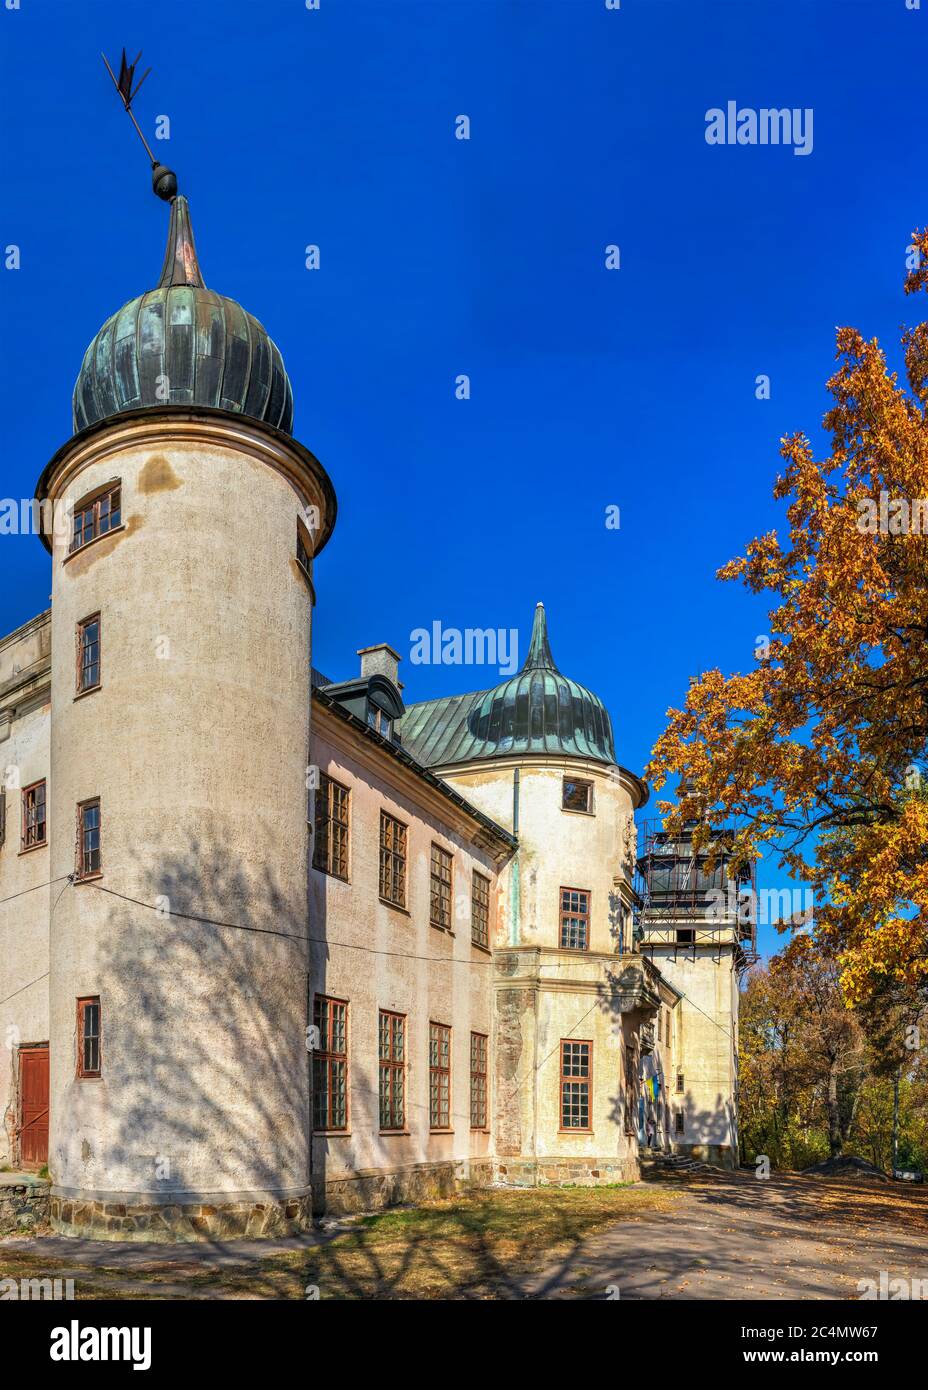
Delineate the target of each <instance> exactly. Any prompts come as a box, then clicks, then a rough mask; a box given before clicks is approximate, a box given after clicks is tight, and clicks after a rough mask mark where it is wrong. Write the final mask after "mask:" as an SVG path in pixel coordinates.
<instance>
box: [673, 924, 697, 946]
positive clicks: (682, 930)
mask: <svg viewBox="0 0 928 1390" xmlns="http://www.w3.org/2000/svg"><path fill="white" fill-rule="evenodd" d="M695 940H696V932H695V930H694V929H693V928H692V927H677V945H678V946H692V945H693V943H694V942H695Z"/></svg>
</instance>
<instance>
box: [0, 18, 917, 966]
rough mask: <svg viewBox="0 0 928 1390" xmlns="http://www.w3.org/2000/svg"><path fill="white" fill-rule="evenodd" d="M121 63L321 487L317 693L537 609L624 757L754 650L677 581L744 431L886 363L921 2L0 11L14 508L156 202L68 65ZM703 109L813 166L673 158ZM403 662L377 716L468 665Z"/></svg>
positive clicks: (113, 108) (901, 245) (759, 620)
mask: <svg viewBox="0 0 928 1390" xmlns="http://www.w3.org/2000/svg"><path fill="white" fill-rule="evenodd" d="M123 44H125V45H126V47H127V48H130V49H131V50H132V52H131V54H130V56H134V53H135V52H136V51H137V50H138V49H139V48H141V49H142V50H143V55H144V57H143V64H142V66H143V67H145V66H147V65H148V64H151V65H152V66H153V68H154V72H153V74H152V76H151V77H149V78H148V81H147V83H146V84H145V87H143V89H142V92H141V94H140V96H139V99H138V104H137V114H138V117H139V120H140V123H141V124H142V126H143V128H144V129H145V131H146V133H147V134H148V136H149V138H150V139H151V138H152V137H153V134H154V126H155V118H156V117H157V116H159V115H162V114H166V115H168V116H169V117H170V120H171V139H170V141H164V142H160V143H158V144H156V146H155V148H156V153H157V154H158V155H159V156H160V157H161V158H162V159H163V160H164V162H166V163H168V164H170V165H171V166H172V167H173V168H175V169H176V170H177V173H178V176H179V180H180V187H181V190H182V191H183V192H185V193H186V194H187V195H188V197H189V199H190V202H191V209H192V213H193V222H194V228H195V231H196V236H197V244H198V249H199V252H200V259H201V263H202V266H203V270H204V275H205V278H206V281H207V284H208V285H209V286H210V287H211V288H214V289H217V290H220V291H221V292H223V293H225V294H228V295H230V296H232V297H234V298H236V299H239V300H240V301H241V302H242V303H243V304H244V305H245V306H246V307H247V308H248V309H250V310H251V312H252V313H254V314H255V315H256V316H257V317H258V318H260V319H261V320H262V322H263V323H264V324H265V326H266V327H267V328H268V330H269V332H270V333H271V335H272V336H273V338H274V339H275V341H276V342H277V343H278V345H279V347H280V348H281V350H282V352H283V355H284V360H285V362H286V364H287V368H288V370H289V373H290V377H291V380H292V382H293V387H294V395H295V402H296V415H295V430H294V432H295V434H296V435H297V437H298V438H299V439H300V440H302V441H303V442H304V443H305V444H307V445H308V446H309V448H311V449H312V450H313V451H314V452H315V453H316V454H317V455H318V457H319V458H320V459H321V460H322V462H323V463H324V464H325V466H326V467H327V469H328V470H329V472H330V474H331V476H332V479H333V481H334V484H335V487H336V490H337V493H338V497H339V507H340V511H339V521H338V525H337V528H336V532H335V535H334V537H333V539H332V541H331V542H330V545H329V548H328V550H327V551H326V553H325V554H324V555H323V556H322V557H321V559H320V561H319V564H318V568H317V576H316V578H317V588H318V593H319V605H318V609H317V619H316V629H315V646H314V661H315V664H316V665H317V666H319V667H320V668H321V669H322V670H324V671H326V672H327V673H328V674H329V675H331V676H332V678H333V679H339V678H343V677H346V676H348V675H350V674H352V673H353V672H354V670H355V667H356V661H357V658H356V657H355V655H354V653H355V650H356V648H358V647H360V646H364V645H367V644H370V643H372V642H377V641H383V640H386V641H389V642H391V643H393V644H394V645H395V646H396V647H397V649H398V650H399V651H400V652H402V653H404V655H406V656H407V658H408V654H409V650H410V633H411V632H412V631H413V629H415V628H417V627H421V626H429V625H431V623H432V622H433V621H435V620H438V621H440V622H441V623H442V625H443V626H444V627H460V628H465V627H482V628H484V627H493V628H506V629H509V628H512V627H518V628H519V629H520V634H521V641H522V644H523V648H524V646H525V645H527V641H528V634H529V629H530V624H531V617H532V610H533V607H534V604H535V602H536V601H537V600H538V599H542V600H543V601H544V602H545V605H546V608H547V610H548V616H549V625H550V633H551V642H552V647H553V650H554V655H555V657H556V659H557V661H558V663H559V665H560V666H561V667H562V669H563V670H564V671H565V672H566V673H567V674H569V675H571V676H572V677H574V678H575V679H577V680H579V681H581V682H583V683H585V684H587V685H589V686H590V687H591V688H592V689H594V690H595V691H597V693H599V694H600V695H601V696H602V697H603V698H604V699H605V701H606V703H607V704H608V706H609V708H610V710H611V712H612V716H613V720H614V724H615V731H616V747H617V752H618V756H619V760H620V761H621V762H623V763H625V764H626V765H627V766H629V767H631V768H633V769H635V770H640V769H641V767H642V765H643V763H644V762H645V760H646V758H647V755H648V752H649V750H650V748H651V746H652V744H653V742H654V739H655V738H656V736H657V735H658V733H659V732H660V730H661V728H662V725H663V719H664V713H665V711H666V709H667V707H668V705H670V704H672V703H676V702H678V701H679V700H680V699H681V698H682V696H683V693H684V691H685V688H686V683H687V680H688V677H689V676H690V675H691V674H693V673H696V672H698V671H700V670H702V669H705V668H706V667H710V666H715V665H718V666H721V667H722V668H723V669H726V670H735V669H747V668H748V667H749V666H750V665H751V664H752V662H753V650H754V645H755V639H756V637H757V636H758V635H759V634H763V633H764V632H766V630H767V629H766V625H765V618H764V612H765V609H764V605H763V603H761V602H759V601H758V600H756V599H755V598H752V597H751V596H750V595H747V594H745V593H743V592H742V591H741V590H739V589H737V588H735V587H733V586H731V585H720V584H718V583H717V582H716V580H715V578H714V574H715V570H716V569H717V567H718V566H719V565H720V564H722V563H724V561H726V560H727V559H729V558H731V557H732V556H733V555H735V554H737V553H739V552H740V551H741V549H742V547H743V546H744V544H745V543H746V542H747V541H748V540H749V539H750V538H751V536H753V535H755V534H758V533H760V532H762V531H764V530H766V529H768V528H770V527H771V526H774V525H776V524H778V522H781V521H782V515H781V513H780V511H779V509H778V508H777V507H775V505H774V504H773V502H772V500H771V486H772V483H773V479H774V476H775V474H776V472H777V469H778V466H779V458H778V453H777V446H778V440H779V438H780V436H781V435H783V434H784V433H786V432H788V431H792V430H794V429H797V428H803V429H806V430H807V431H808V432H809V433H810V434H811V436H812V438H813V440H815V441H816V442H818V443H821V442H822V440H821V433H820V429H819V425H820V421H821V416H822V413H823V411H824V409H825V408H826V406H827V396H826V393H825V391H824V382H825V380H826V379H827V377H828V376H829V375H830V372H831V370H832V364H833V354H834V329H835V326H836V325H837V324H842V323H851V324H854V325H855V326H857V327H858V328H860V329H861V330H862V331H863V332H864V333H865V334H867V335H868V336H870V335H875V336H877V337H879V338H880V340H881V341H882V342H883V343H884V345H886V346H887V347H888V348H889V349H890V350H891V352H892V355H893V359H894V361H896V360H898V353H897V343H898V326H899V324H900V323H901V322H903V321H910V320H911V318H912V316H913V313H914V312H915V306H914V304H913V302H912V301H908V302H907V301H906V299H905V296H904V295H903V292H902V280H903V274H904V257H905V249H906V246H907V244H908V241H909V233H910V232H911V230H912V228H913V227H914V226H915V225H916V224H918V225H923V224H924V223H925V222H926V221H928V207H926V202H928V191H926V190H928V185H926V177H925V160H924V143H923V141H924V135H923V132H924V81H925V73H926V71H928V3H924V4H923V6H922V7H921V8H920V9H919V10H915V11H913V10H909V9H907V8H906V4H905V0H798V2H796V0H728V2H726V0H622V5H621V9H620V10H619V11H612V10H607V9H606V5H605V3H604V0H321V4H320V8H319V10H318V11H308V10H307V9H306V8H305V3H304V0H261V2H260V3H258V0H223V2H222V3H221V4H220V3H219V2H218V0H215V3H200V4H196V5H188V4H186V3H184V0H159V3H158V4H157V5H152V4H151V3H150V0H144V3H143V2H142V0H89V2H88V3H85V4H81V5H76V4H73V3H71V2H70V0H68V2H67V3H66V0H56V3H51V0H20V9H19V10H17V11H12V12H11V11H7V10H6V9H4V8H0V115H2V121H3V128H4V132H5V137H6V138H5V141H4V146H5V149H4V154H5V158H4V192H3V197H2V204H0V207H2V217H0V243H2V245H3V246H4V247H5V246H8V245H10V244H14V243H15V244H16V245H18V246H19V247H20V248H21V268H20V269H19V270H18V271H8V270H5V269H0V314H2V330H3V331H2V334H0V352H2V360H0V367H2V370H0V412H2V419H3V421H4V436H5V447H4V450H3V470H4V482H3V486H2V488H0V493H2V494H3V495H5V496H9V497H20V496H22V497H27V496H30V495H31V493H32V491H33V488H34V485H35V481H36V479H37V477H38V475H39V473H40V471H41V469H42V468H43V466H44V464H45V463H46V462H47V460H48V459H49V457H50V456H51V455H52V453H53V452H54V451H55V450H56V449H57V448H58V447H59V446H60V445H61V444H62V443H63V442H64V440H65V439H66V438H67V437H68V435H69V434H70V429H71V423H70V393H71V387H72V385H73V381H74V378H75V376H76V374H77V371H78V368H79V366H80V362H81V358H82V355H83V351H84V348H85V347H86V345H87V343H88V342H89V341H90V339H91V338H92V337H93V335H94V333H95V332H96V330H97V329H98V328H99V326H100V325H101V323H102V322H103V320H104V319H105V318H106V317H107V316H108V315H109V314H110V313H112V312H113V311H114V310H115V309H117V308H118V307H119V306H120V305H121V304H123V303H124V302H125V301H126V300H128V299H130V298H132V297H133V296H134V295H136V294H138V293H140V292H141V291H143V290H144V289H147V288H150V287H151V286H152V285H153V284H154V283H155V282H156V280H157V276H158V272H159V270H160V265H161V257H162V253H163V244H164V237H165V232H166V225H167V210H166V208H165V207H164V206H163V205H162V204H160V203H159V202H158V200H157V199H155V198H154V197H153V196H152V194H151V192H150V190H149V180H148V170H147V165H146V160H145V156H144V153H143V151H142V149H141V146H140V145H139V144H138V142H137V139H136V137H135V135H134V133H133V132H132V130H131V128H130V126H129V123H128V121H127V120H126V118H125V116H124V115H123V114H122V112H121V111H120V109H119V105H118V102H117V99H116V96H115V94H114V92H113V91H112V88H111V87H110V84H109V81H108V79H107V77H106V75H105V73H104V70H103V67H102V64H101V62H100V58H99V52H100V50H101V49H105V50H106V51H107V53H108V54H109V56H110V58H111V59H118V56H119V49H120V47H121V46H122V45H123ZM729 100H734V101H736V102H737V103H738V104H739V106H741V107H754V108H760V107H778V108H782V107H791V108H792V107H797V108H802V109H805V108H812V110H813V113H814V124H813V131H814V139H813V147H812V151H811V153H809V154H808V155H805V156H800V155H796V154H794V153H793V151H792V149H791V148H788V147H782V146H779V147H774V146H766V147H761V146H723V147H715V146H710V145H709V144H707V143H706V140H705V130H706V119H705V117H706V112H707V110H709V109H710V108H713V107H725V105H726V103H727V102H728V101H729ZM462 114H465V115H467V116H468V117H469V118H470V123H471V138H470V139H469V140H468V141H462V140H458V139H456V138H455V118H456V117H458V116H459V115H462ZM309 243H313V244H317V245H318V246H319V247H320V252H321V255H320V259H321V268H320V270H318V271H307V270H306V269H305V266H304V248H305V247H306V245H307V244H309ZM610 244H616V245H618V246H619V247H620V254H621V269H620V270H617V271H609V270H607V269H606V268H605V264H604V259H605V248H606V247H607V246H608V245H610ZM461 373H466V374H467V375H468V376H469V377H470V380H471V398H470V400H467V401H461V400H458V399H456V398H455V389H454V388H455V379H456V377H457V376H458V375H459V374H461ZM760 373H764V374H767V375H769V377H770V381H771V398H770V400H768V401H758V400H757V399H756V398H755V378H756V376H757V375H758V374H760ZM611 505H616V506H618V507H619V508H620V512H621V525H620V528H619V530H617V531H616V530H610V529H607V527H606V525H605V512H606V508H607V507H609V506H611ZM48 593H49V572H48V562H47V557H46V555H45V552H44V550H43V549H42V547H41V545H40V543H39V542H38V540H37V539H35V538H34V537H9V536H4V537H2V538H0V629H2V630H3V631H8V630H10V629H11V628H12V627H14V626H16V625H17V624H19V623H21V622H24V621H26V620H27V619H28V618H30V617H31V616H32V615H33V614H35V613H36V612H38V611H39V610H40V609H41V608H43V607H44V606H46V604H47V600H48ZM402 673H403V675H404V678H405V680H406V695H407V698H409V699H410V700H414V699H421V698H427V697H429V696H431V695H438V694H442V693H449V692H451V691H453V690H460V689H471V688H480V687H483V686H485V685H487V684H490V683H492V681H493V679H494V675H493V674H492V673H489V674H488V673H487V671H486V669H485V668H483V669H481V668H479V667H478V668H473V667H471V668H455V667H447V666H432V667H426V666H418V667H412V666H410V664H409V662H408V660H407V661H406V662H405V663H404V669H403V672H402ZM765 872H766V881H767V882H769V883H776V882H778V881H779V880H778V878H777V876H776V875H775V874H774V873H772V871H765ZM761 881H762V882H764V881H765V875H764V874H762V878H761ZM769 935H770V934H769V933H768V938H769ZM767 944H769V940H768V942H767Z"/></svg>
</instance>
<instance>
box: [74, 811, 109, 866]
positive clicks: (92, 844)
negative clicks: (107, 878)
mask: <svg viewBox="0 0 928 1390" xmlns="http://www.w3.org/2000/svg"><path fill="white" fill-rule="evenodd" d="M102 862H103V861H102V858H101V854H100V801H99V798H95V799H94V800H93V801H83V802H81V804H80V806H78V808H77V876H78V878H89V877H90V876H91V875H92V874H98V873H100V872H101V867H102Z"/></svg>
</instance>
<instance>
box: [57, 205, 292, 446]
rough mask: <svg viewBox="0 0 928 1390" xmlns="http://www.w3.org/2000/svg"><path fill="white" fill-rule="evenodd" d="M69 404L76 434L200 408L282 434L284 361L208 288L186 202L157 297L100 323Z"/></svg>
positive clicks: (175, 211)
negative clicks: (129, 413) (118, 418)
mask: <svg viewBox="0 0 928 1390" xmlns="http://www.w3.org/2000/svg"><path fill="white" fill-rule="evenodd" d="M73 404H74V428H75V430H76V431H77V430H82V429H84V428H86V426H88V425H93V424H96V422H97V421H98V420H105V419H107V418H109V417H110V416H112V415H118V414H119V413H120V412H121V411H124V410H138V409H139V408H141V407H144V406H163V405H202V406H210V407H213V408H214V409H219V410H229V411H233V412H234V413H236V414H239V415H247V416H249V417H250V418H251V419H253V420H263V421H265V422H266V423H267V424H269V425H274V426H276V428H277V429H281V430H284V431H286V433H288V434H289V433H290V431H291V429H292V426H293V393H292V391H291V389H290V381H289V379H288V377H287V373H286V370H285V368H284V364H283V358H282V357H281V355H280V352H279V351H278V349H277V347H276V345H275V344H274V343H273V342H272V340H271V339H270V338H269V337H268V334H267V332H266V330H265V329H264V328H263V327H262V325H261V324H260V323H259V322H258V320H257V319H256V318H253V317H252V316H251V314H249V313H246V311H245V310H244V309H243V308H242V307H241V305H240V304H237V303H236V302H235V300H234V299H227V298H226V297H225V296H224V295H221V294H216V293H215V292H214V291H212V290H208V289H207V288H206V286H205V284H204V283H203V276H202V273H201V271H200V267H199V264H198V263H197V253H196V248H195V246H194V241H193V229H192V227H191V225H190V212H189V209H188V206H187V200H186V198H184V197H181V196H177V197H175V198H174V199H173V200H172V202H171V223H170V229H169V232H168V244H167V250H166V252H165V257H164V266H163V268H162V271H161V279H160V280H159V282H158V285H157V288H155V289H153V290H149V291H148V292H147V293H146V294H141V295H139V296H138V298H136V299H133V300H130V302H129V303H128V304H125V305H124V306H123V307H122V308H121V309H120V310H119V312H118V313H116V314H113V316H112V317H111V318H109V319H107V321H106V323H105V324H104V325H103V327H102V328H101V329H100V331H99V333H98V334H97V336H96V337H95V338H94V340H93V342H92V343H91V344H90V346H89V347H88V349H87V351H86V353H85V354H84V361H83V364H82V366H81V370H80V374H79V376H78V378H77V382H76V384H75V387H74V401H73Z"/></svg>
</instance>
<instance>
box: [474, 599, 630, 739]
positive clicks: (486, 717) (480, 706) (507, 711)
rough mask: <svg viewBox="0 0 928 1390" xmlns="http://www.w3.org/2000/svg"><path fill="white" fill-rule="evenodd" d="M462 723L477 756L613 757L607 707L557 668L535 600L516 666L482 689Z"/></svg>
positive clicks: (610, 724) (541, 610) (542, 610)
mask: <svg viewBox="0 0 928 1390" xmlns="http://www.w3.org/2000/svg"><path fill="white" fill-rule="evenodd" d="M468 724H469V727H470V731H471V734H472V736H473V740H474V745H475V754H474V755H475V756H477V757H481V758H492V757H505V756H507V755H509V754H513V753H557V754H560V753H566V754H568V755H572V756H574V757H580V758H594V759H598V760H599V761H601V762H606V763H614V762H615V747H614V745H613V739H612V721H611V719H610V718H609V712H608V710H607V709H606V707H605V705H604V704H603V702H602V700H601V699H600V698H599V696H598V695H594V694H593V692H592V691H590V690H587V689H586V687H585V686H582V685H578V684H577V682H576V681H572V680H569V679H568V678H567V676H564V675H562V674H561V672H560V671H559V670H558V668H557V666H556V665H555V662H554V657H553V656H552V654H551V644H550V642H549V641H548V625H547V622H546V620H545V610H544V606H543V605H542V604H540V603H539V604H538V605H537V607H536V609H535V620H534V622H533V624H532V638H531V642H530V643H529V648H528V655H527V656H526V658H525V662H524V664H523V666H522V670H521V671H520V672H519V674H518V675H517V676H514V677H513V678H512V679H511V680H508V681H503V682H501V683H500V684H499V685H497V686H496V687H495V688H494V689H492V690H487V691H486V692H485V693H484V695H483V696H482V698H481V699H480V700H479V703H477V704H476V705H475V706H474V708H473V710H472V711H471V713H470V716H469V719H468ZM480 745H483V746H482V747H480V751H479V752H477V751H476V748H477V747H479V746H480Z"/></svg>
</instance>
